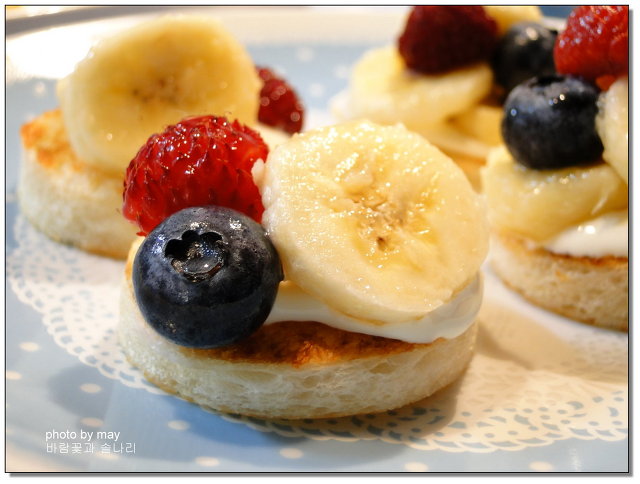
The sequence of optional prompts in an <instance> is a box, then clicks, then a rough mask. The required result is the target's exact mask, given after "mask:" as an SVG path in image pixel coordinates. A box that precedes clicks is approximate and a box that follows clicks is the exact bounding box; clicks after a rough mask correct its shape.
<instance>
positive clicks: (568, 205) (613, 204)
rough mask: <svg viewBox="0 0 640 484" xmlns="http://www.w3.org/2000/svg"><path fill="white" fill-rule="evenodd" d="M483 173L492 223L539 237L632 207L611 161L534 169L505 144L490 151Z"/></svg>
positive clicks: (502, 227)
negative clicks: (510, 152) (607, 162)
mask: <svg viewBox="0 0 640 484" xmlns="http://www.w3.org/2000/svg"><path fill="white" fill-rule="evenodd" d="M481 173H482V175H481V176H482V189H483V192H484V193H485V196H486V200H487V207H488V209H489V218H490V219H491V222H492V223H493V224H494V225H495V226H496V228H498V229H504V230H508V231H510V232H514V233H516V234H518V235H521V236H524V237H527V238H529V239H532V240H535V241H538V242H542V241H545V240H547V239H549V238H550V237H553V236H555V235H557V234H559V233H560V232H562V231H563V230H566V229H567V228H569V227H571V226H573V225H577V224H578V223H580V222H583V221H585V220H590V219H593V218H595V217H597V216H599V215H602V214H605V213H608V212H612V211H616V210H622V209H625V208H626V207H627V206H628V196H629V195H628V190H627V185H625V183H624V181H623V180H622V178H620V176H618V174H617V173H616V172H615V170H614V169H613V168H612V167H611V166H609V165H608V164H606V163H599V164H597V165H592V166H586V167H579V166H573V167H569V168H562V169H559V170H531V169H528V168H525V167H524V166H521V165H519V164H518V163H516V162H515V161H514V160H513V157H512V156H511V155H510V154H509V152H508V151H507V149H506V147H504V146H500V147H498V148H494V149H493V150H492V151H491V152H490V153H489V157H488V158H487V164H486V166H485V167H484V168H483V169H482V172H481Z"/></svg>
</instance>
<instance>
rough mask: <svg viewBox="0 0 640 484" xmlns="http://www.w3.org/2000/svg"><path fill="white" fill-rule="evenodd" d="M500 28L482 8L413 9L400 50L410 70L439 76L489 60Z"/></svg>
mask: <svg viewBox="0 0 640 484" xmlns="http://www.w3.org/2000/svg"><path fill="white" fill-rule="evenodd" d="M497 30H498V27H497V24H496V22H495V20H493V19H492V18H491V17H489V16H488V15H487V14H486V12H485V10H484V9H483V8H482V7H481V6H479V5H426V6H424V5H422V6H417V7H413V9H412V10H411V13H410V14H409V18H408V19H407V24H406V26H405V29H404V32H403V33H402V35H401V36H400V38H399V39H398V50H399V52H400V55H401V56H402V58H403V59H404V61H405V63H406V65H407V67H409V68H410V69H413V70H415V71H418V72H422V73H424V74H440V73H443V72H447V71H450V70H453V69H457V68H460V67H464V66H467V65H469V64H472V63H474V62H479V61H484V60H488V59H489V58H490V57H491V54H492V53H493V49H494V47H495V45H496V42H497Z"/></svg>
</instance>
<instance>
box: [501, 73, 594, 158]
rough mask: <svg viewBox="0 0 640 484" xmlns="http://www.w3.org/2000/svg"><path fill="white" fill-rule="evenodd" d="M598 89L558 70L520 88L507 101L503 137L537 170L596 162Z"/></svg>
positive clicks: (519, 155)
mask: <svg viewBox="0 0 640 484" xmlns="http://www.w3.org/2000/svg"><path fill="white" fill-rule="evenodd" d="M598 94H599V91H598V88H597V87H595V86H594V85H592V84H590V83H588V82H586V81H583V80H581V79H579V78H573V77H563V76H557V75H556V76H547V77H535V78H533V79H530V80H528V81H526V82H524V83H522V84H520V85H518V86H517V87H515V88H514V89H513V90H512V91H511V93H510V94H509V96H508V97H507V100H506V101H505V105H504V113H505V117H504V118H503V120H502V136H503V138H504V140H505V143H506V145H507V147H508V148H509V151H510V152H511V154H512V155H513V157H514V158H515V159H516V161H518V162H519V163H520V164H522V165H524V166H526V167H528V168H533V169H538V170H543V169H554V168H563V167H567V166H578V165H586V164H590V163H593V162H595V161H597V160H598V159H599V158H600V156H601V155H602V142H601V141H600V138H599V136H598V133H597V132H596V127H595V119H596V114H597V112H598V108H597V104H596V101H597V99H598Z"/></svg>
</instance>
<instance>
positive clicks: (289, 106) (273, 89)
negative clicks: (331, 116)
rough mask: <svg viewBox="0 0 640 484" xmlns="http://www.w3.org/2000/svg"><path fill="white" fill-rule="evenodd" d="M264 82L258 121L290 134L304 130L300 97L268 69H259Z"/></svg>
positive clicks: (302, 107)
mask: <svg viewBox="0 0 640 484" xmlns="http://www.w3.org/2000/svg"><path fill="white" fill-rule="evenodd" d="M257 70H258V75H259V76H260V78H261V79H262V81H263V82H264V84H263V85H262V89H261V90H260V110H259V111H258V120H259V121H260V122H261V123H264V124H266V125H268V126H273V127H275V128H279V129H282V130H283V131H286V132H287V133H289V134H293V133H298V132H300V131H301V130H302V122H303V117H304V106H303V105H302V103H301V102H300V99H299V98H298V95H297V94H296V92H295V91H294V90H293V88H292V87H291V86H290V85H289V83H287V81H285V80H284V79H282V78H280V77H278V76H276V75H275V74H274V73H273V72H272V71H271V70H270V69H268V68H266V67H257Z"/></svg>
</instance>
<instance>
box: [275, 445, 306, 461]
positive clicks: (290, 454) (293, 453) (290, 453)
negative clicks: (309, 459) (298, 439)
mask: <svg viewBox="0 0 640 484" xmlns="http://www.w3.org/2000/svg"><path fill="white" fill-rule="evenodd" d="M280 455H281V456H282V457H284V458H286V459H299V458H300V457H302V456H303V453H302V451H301V450H300V449H295V448H293V447H285V448H284V449H281V450H280Z"/></svg>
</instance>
